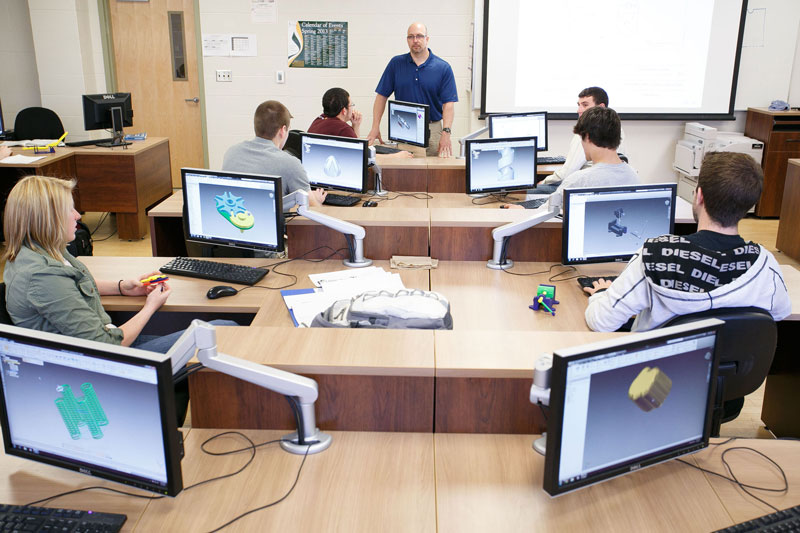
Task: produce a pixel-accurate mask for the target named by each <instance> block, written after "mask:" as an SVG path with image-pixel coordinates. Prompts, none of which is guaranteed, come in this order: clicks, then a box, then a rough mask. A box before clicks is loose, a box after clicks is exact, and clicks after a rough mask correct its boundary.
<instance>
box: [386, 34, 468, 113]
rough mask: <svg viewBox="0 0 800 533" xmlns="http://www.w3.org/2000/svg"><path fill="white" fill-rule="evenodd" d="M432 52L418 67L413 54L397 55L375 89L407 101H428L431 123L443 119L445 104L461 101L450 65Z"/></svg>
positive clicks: (420, 102)
mask: <svg viewBox="0 0 800 533" xmlns="http://www.w3.org/2000/svg"><path fill="white" fill-rule="evenodd" d="M428 52H430V55H429V56H428V59H427V60H426V61H425V62H424V63H423V64H421V65H419V66H417V64H416V63H414V60H413V59H412V58H411V54H410V53H408V54H402V55H399V56H394V57H393V58H392V59H391V61H389V64H388V65H386V70H384V71H383V76H381V81H379V82H378V88H377V89H375V92H376V93H378V94H380V95H381V96H385V97H386V98H389V96H390V95H391V94H392V93H394V97H395V98H397V99H398V100H402V101H404V102H414V103H416V104H427V105H429V106H431V122H439V121H440V120H442V106H443V105H444V104H446V103H447V102H458V92H457V90H456V80H455V78H454V77H453V69H452V68H450V64H449V63H448V62H447V61H445V60H444V59H442V58H440V57H439V56H435V55H433V52H432V51H431V49H430V48H428Z"/></svg>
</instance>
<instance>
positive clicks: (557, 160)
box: [536, 155, 567, 165]
mask: <svg viewBox="0 0 800 533" xmlns="http://www.w3.org/2000/svg"><path fill="white" fill-rule="evenodd" d="M566 162H567V158H566V157H564V156H563V155H537V156H536V164H537V165H563V164H564V163H566Z"/></svg>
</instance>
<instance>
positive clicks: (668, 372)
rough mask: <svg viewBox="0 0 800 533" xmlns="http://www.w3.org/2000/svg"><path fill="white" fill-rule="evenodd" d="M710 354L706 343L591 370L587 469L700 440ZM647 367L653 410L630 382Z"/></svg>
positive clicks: (586, 441)
mask: <svg viewBox="0 0 800 533" xmlns="http://www.w3.org/2000/svg"><path fill="white" fill-rule="evenodd" d="M711 357H712V354H711V351H710V349H709V348H708V347H703V348H701V349H698V350H694V351H689V352H685V353H682V354H679V355H675V356H671V357H664V358H661V359H655V360H651V361H648V362H646V363H639V364H633V365H630V366H626V367H623V368H618V369H614V370H609V371H606V372H599V373H595V374H592V376H591V383H590V386H589V406H588V413H587V419H586V420H587V422H586V438H585V442H584V447H583V450H584V455H583V468H584V469H585V470H597V469H601V468H603V467H605V466H609V465H611V464H616V463H618V462H620V461H621V460H622V459H624V458H627V457H632V456H637V455H641V454H643V453H645V452H647V451H651V450H652V451H654V450H658V449H662V448H665V447H668V446H670V445H674V444H675V443H678V442H682V441H684V440H685V441H688V440H691V439H696V438H699V437H700V436H701V435H702V434H703V424H704V421H705V406H706V396H707V394H708V376H709V372H710V369H711ZM645 368H649V369H650V371H649V372H645V374H648V373H649V374H650V377H652V378H654V379H652V380H651V382H650V383H649V384H648V387H645V389H647V390H643V392H644V393H645V394H651V395H652V396H653V398H654V400H653V401H654V402H655V399H657V400H658V401H657V402H656V403H658V407H657V408H650V409H649V410H646V409H643V408H642V407H641V405H639V403H638V402H637V401H633V400H632V399H631V397H630V390H631V386H632V384H634V382H636V379H637V377H639V376H640V375H641V374H642V372H643V371H644V369H645ZM654 368H655V369H656V370H657V372H653V370H652V369H654ZM667 379H668V380H669V381H667ZM640 380H641V379H640ZM656 382H657V384H656ZM667 383H669V387H667V386H666V384H667Z"/></svg>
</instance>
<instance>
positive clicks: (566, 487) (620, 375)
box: [544, 319, 723, 496]
mask: <svg viewBox="0 0 800 533" xmlns="http://www.w3.org/2000/svg"><path fill="white" fill-rule="evenodd" d="M722 324H723V323H722V322H721V321H719V320H715V319H712V320H704V321H700V322H693V323H691V324H687V325H683V326H675V327H670V328H664V329H659V330H654V331H650V332H647V333H635V334H631V335H628V336H625V337H621V338H618V339H613V340H610V341H602V342H598V343H594V344H588V345H584V346H578V347H575V348H568V349H565V350H560V351H557V352H555V353H554V354H553V367H552V372H551V377H550V414H549V415H548V417H547V451H546V453H545V464H544V490H545V491H546V492H547V493H549V494H550V495H552V496H557V495H559V494H563V493H565V492H569V491H571V490H575V489H578V488H581V487H585V486H587V485H591V484H593V483H597V482H598V481H603V480H605V479H608V478H611V477H615V476H619V475H622V474H627V473H628V472H633V471H635V470H638V469H640V468H643V467H646V466H650V465H652V464H655V463H660V462H663V461H666V460H669V459H672V458H674V457H678V456H680V455H684V454H687V453H693V452H697V451H699V450H701V449H703V448H705V447H707V446H708V439H709V437H710V435H711V427H712V417H713V416H712V415H713V410H714V407H715V394H714V384H715V382H716V374H717V367H718V361H719V354H718V353H716V350H715V347H716V342H717V331H718V328H719V327H720V326H721V325H722Z"/></svg>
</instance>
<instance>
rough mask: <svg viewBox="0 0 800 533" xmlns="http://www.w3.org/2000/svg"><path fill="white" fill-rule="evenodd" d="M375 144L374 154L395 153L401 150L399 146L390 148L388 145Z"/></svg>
mask: <svg viewBox="0 0 800 533" xmlns="http://www.w3.org/2000/svg"><path fill="white" fill-rule="evenodd" d="M374 146H375V153H376V154H383V155H387V154H396V153H397V152H401V151H402V150H400V149H399V148H391V147H389V146H383V145H382V144H376V145H374Z"/></svg>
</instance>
